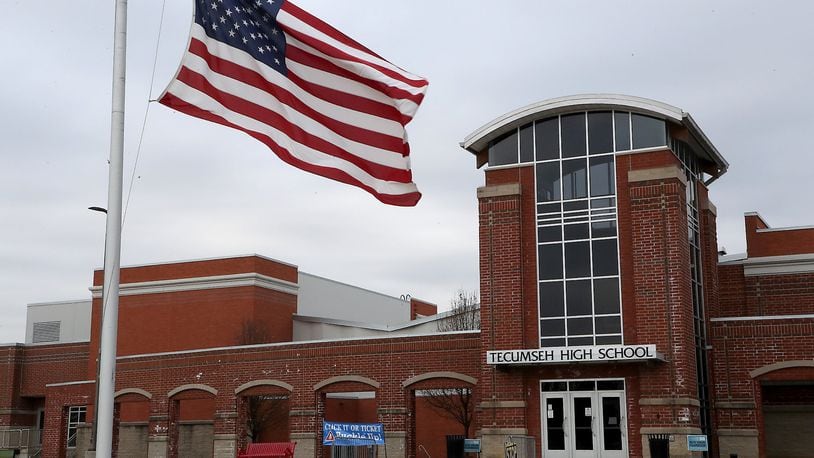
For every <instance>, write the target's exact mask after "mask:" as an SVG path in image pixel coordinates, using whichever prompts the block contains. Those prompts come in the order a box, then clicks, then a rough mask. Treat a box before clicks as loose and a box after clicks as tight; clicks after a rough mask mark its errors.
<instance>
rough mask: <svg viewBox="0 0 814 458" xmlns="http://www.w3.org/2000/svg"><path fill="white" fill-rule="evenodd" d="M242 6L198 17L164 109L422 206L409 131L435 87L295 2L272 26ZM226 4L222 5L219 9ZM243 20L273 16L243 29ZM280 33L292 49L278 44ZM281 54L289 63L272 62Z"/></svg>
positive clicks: (392, 200) (395, 200)
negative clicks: (408, 125) (429, 88)
mask: <svg viewBox="0 0 814 458" xmlns="http://www.w3.org/2000/svg"><path fill="white" fill-rule="evenodd" d="M230 1H231V2H232V3H231V4H230V3H229V2H230ZM235 1H236V0H224V2H221V4H223V3H225V4H226V5H224V6H221V8H222V9H223V10H224V11H226V12H227V13H226V15H224V14H222V13H220V12H218V11H215V12H210V11H206V12H203V11H199V10H196V21H195V23H194V24H193V25H192V29H191V37H190V45H189V50H188V52H187V53H186V54H185V56H184V59H183V61H182V66H181V69H180V70H179V72H178V74H177V75H176V78H175V79H174V80H173V81H172V82H171V83H170V85H169V87H168V88H167V90H166V91H165V93H164V94H163V95H162V97H161V98H160V101H161V103H163V104H165V105H167V106H170V107H172V108H174V109H177V110H178V111H181V112H184V113H186V114H189V115H192V116H196V117H199V118H202V119H206V120H209V121H212V122H216V123H218V124H222V125H226V126H229V127H233V128H235V129H239V130H241V131H244V132H246V133H248V134H249V135H251V136H253V137H254V138H256V139H258V140H260V141H261V142H263V143H265V144H266V145H267V146H268V147H269V148H271V149H272V151H274V152H275V154H277V156H278V157H280V158H281V159H282V160H283V161H285V162H287V163H289V164H291V165H294V166H296V167H299V168H302V169H304V170H306V171H309V172H312V173H315V174H318V175H321V176H324V177H327V178H331V179H334V180H337V181H340V182H343V183H347V184H351V185H354V186H358V187H360V188H362V189H365V190H366V191H368V192H370V193H371V194H373V195H374V196H376V198H378V199H379V200H380V201H382V202H384V203H388V204H393V205H415V204H416V203H417V202H418V199H419V198H420V196H421V194H420V193H419V192H418V189H417V188H416V186H415V184H414V183H413V182H412V172H411V170H410V160H409V145H408V143H407V142H406V132H405V130H404V125H405V124H406V123H407V122H409V120H410V119H411V118H412V117H413V116H414V114H415V112H416V110H417V109H418V105H419V104H420V103H421V100H422V99H423V96H424V92H425V91H426V87H427V82H426V80H423V79H421V78H418V77H415V76H412V75H410V74H409V73H407V72H405V71H404V70H402V69H400V68H398V67H396V66H394V65H392V64H390V63H389V62H387V61H385V60H384V59H382V58H381V57H379V56H378V55H376V54H374V53H372V52H370V51H369V50H367V49H366V48H365V47H364V46H362V45H360V44H358V43H356V42H354V41H353V40H351V39H350V38H348V37H345V36H344V35H342V34H341V33H340V32H338V31H337V30H336V29H334V28H332V27H331V26H329V25H327V24H325V23H324V22H322V21H320V20H319V19H317V18H315V17H313V16H311V15H310V14H308V13H306V12H305V11H303V10H301V9H300V8H297V7H296V6H294V5H293V4H291V3H290V2H288V1H285V2H284V3H283V5H282V6H281V7H279V8H280V10H279V12H278V13H277V16H276V23H274V22H273V23H272V24H273V25H271V26H265V25H264V24H262V23H261V20H262V21H264V22H265V21H266V20H267V17H266V15H265V14H264V13H263V10H261V9H260V7H259V6H258V7H257V8H254V5H255V3H243V2H242V0H237V3H235ZM218 6H219V5H218V4H216V3H212V9H213V10H217V9H218ZM196 8H198V9H200V8H201V4H196ZM253 10H255V11H253ZM235 12H237V13H243V14H244V15H245V14H247V13H248V14H252V15H254V16H257V15H259V14H263V16H262V19H261V18H260V17H255V18H254V19H249V20H248V21H247V20H243V21H242V25H243V27H241V22H238V19H237V18H238V17H239V15H238V14H234V17H233V13H235ZM204 13H206V14H210V15H211V18H210V19H209V20H208V19H207V18H209V17H210V16H201V14H204ZM227 15H228V16H229V18H230V19H234V22H233V23H232V24H233V25H232V27H233V28H232V29H231V30H229V37H234V33H233V32H235V31H239V32H240V33H241V34H243V35H241V36H238V37H237V39H231V38H225V37H226V35H225V34H224V33H225V30H226V29H223V28H222V29H221V30H217V25H218V24H221V25H223V26H224V27H226V26H229V25H230V24H229V23H225V17H226V16H227ZM217 16H220V21H217V20H216V19H218V17H217ZM244 17H245V16H244ZM253 26H257V27H255V28H254V29H252V27H253ZM252 30H253V31H252ZM278 33H282V34H284V41H283V42H282V44H281V42H280V40H279V37H274V40H273V41H272V39H271V37H270V35H276V34H278ZM249 36H251V40H250V39H249V38H248V37H249ZM263 37H265V38H266V39H268V41H266V42H265V43H264V42H262V38H263ZM258 38H260V40H258ZM238 39H242V41H238ZM244 44H245V46H243V45H244ZM258 44H259V46H257V45H258ZM264 44H265V45H266V46H265V49H264V46H263V45H264ZM281 47H284V52H285V62H284V63H280V62H279V60H277V58H276V57H275V56H277V54H265V52H266V50H268V52H269V53H271V52H272V51H274V52H277V51H279V48H281ZM258 52H259V53H260V54H258ZM261 54H262V57H261ZM271 59H273V60H274V61H272V60H271ZM267 62H268V63H271V64H272V65H277V64H278V63H280V64H282V65H281V66H280V67H279V68H272V67H271V66H269V65H268V64H267Z"/></svg>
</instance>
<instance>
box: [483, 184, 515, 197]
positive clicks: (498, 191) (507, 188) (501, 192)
mask: <svg viewBox="0 0 814 458" xmlns="http://www.w3.org/2000/svg"><path fill="white" fill-rule="evenodd" d="M519 195H520V183H510V184H499V185H493V186H483V187H480V188H478V199H488V198H490V197H505V196H519Z"/></svg>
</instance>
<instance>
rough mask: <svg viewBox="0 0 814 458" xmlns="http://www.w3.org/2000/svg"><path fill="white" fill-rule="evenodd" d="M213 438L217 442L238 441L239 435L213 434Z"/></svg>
mask: <svg viewBox="0 0 814 458" xmlns="http://www.w3.org/2000/svg"><path fill="white" fill-rule="evenodd" d="M212 437H213V438H214V439H215V440H229V439H236V438H237V434H213V435H212Z"/></svg>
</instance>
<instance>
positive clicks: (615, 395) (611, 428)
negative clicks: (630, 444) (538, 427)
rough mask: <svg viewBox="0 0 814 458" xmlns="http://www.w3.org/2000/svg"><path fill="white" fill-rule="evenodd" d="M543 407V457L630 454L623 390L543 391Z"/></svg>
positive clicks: (590, 457)
mask: <svg viewBox="0 0 814 458" xmlns="http://www.w3.org/2000/svg"><path fill="white" fill-rule="evenodd" d="M563 385H565V384H563ZM542 409H543V412H542V416H543V425H542V426H543V437H542V442H543V457H545V458H625V457H627V437H626V421H627V420H626V418H625V402H624V391H610V392H608V391H593V390H592V391H569V392H554V393H552V392H543V393H542Z"/></svg>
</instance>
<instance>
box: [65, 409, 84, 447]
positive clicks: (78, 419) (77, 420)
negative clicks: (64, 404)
mask: <svg viewBox="0 0 814 458" xmlns="http://www.w3.org/2000/svg"><path fill="white" fill-rule="evenodd" d="M87 411H88V408H87V407H86V406H71V407H68V434H67V437H66V444H67V446H68V447H76V432H77V430H78V427H79V425H80V424H82V423H84V422H85V414H86V413H87Z"/></svg>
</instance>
